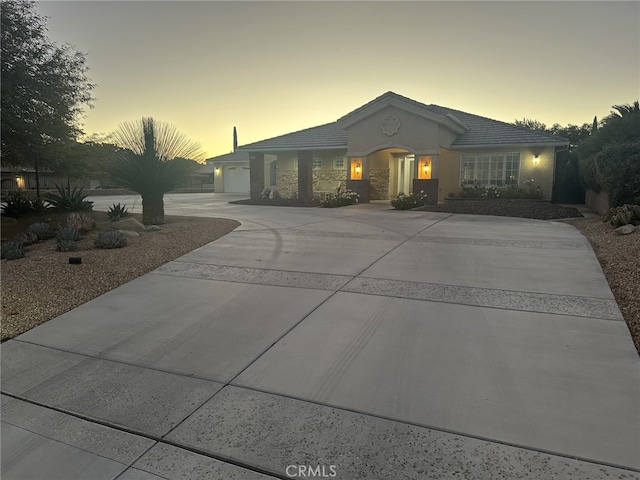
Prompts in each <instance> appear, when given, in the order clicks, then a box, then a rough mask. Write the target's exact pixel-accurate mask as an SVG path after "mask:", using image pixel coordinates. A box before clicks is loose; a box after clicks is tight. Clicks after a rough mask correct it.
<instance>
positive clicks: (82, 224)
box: [65, 212, 96, 233]
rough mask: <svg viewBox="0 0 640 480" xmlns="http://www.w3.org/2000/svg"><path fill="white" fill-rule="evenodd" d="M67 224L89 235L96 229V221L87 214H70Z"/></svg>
mask: <svg viewBox="0 0 640 480" xmlns="http://www.w3.org/2000/svg"><path fill="white" fill-rule="evenodd" d="M65 223H66V224H67V225H68V226H70V227H75V228H76V229H78V230H79V231H80V232H81V233H88V232H90V231H91V230H93V229H94V228H96V221H95V220H94V219H93V217H91V216H90V215H87V214H86V213H78V212H73V213H70V214H69V215H67V218H66V220H65Z"/></svg>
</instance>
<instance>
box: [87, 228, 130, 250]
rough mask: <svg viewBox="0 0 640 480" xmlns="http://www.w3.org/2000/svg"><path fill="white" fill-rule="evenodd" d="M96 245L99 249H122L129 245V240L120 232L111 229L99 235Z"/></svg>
mask: <svg viewBox="0 0 640 480" xmlns="http://www.w3.org/2000/svg"><path fill="white" fill-rule="evenodd" d="M95 244H96V247H98V248H122V247H124V246H125V245H126V244H127V238H126V237H125V236H124V235H123V234H122V232H121V231H120V230H116V229H115V228H109V229H107V230H103V231H102V232H100V233H99V234H98V236H97V238H96V241H95Z"/></svg>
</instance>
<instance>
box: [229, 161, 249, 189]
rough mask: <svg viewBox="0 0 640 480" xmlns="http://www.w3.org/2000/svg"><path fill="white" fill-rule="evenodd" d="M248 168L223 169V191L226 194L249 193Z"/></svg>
mask: <svg viewBox="0 0 640 480" xmlns="http://www.w3.org/2000/svg"><path fill="white" fill-rule="evenodd" d="M249 185H250V184H249V167H239V166H227V167H224V191H225V192H226V193H249V190H250V188H249Z"/></svg>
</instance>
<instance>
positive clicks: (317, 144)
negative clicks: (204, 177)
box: [209, 92, 569, 203]
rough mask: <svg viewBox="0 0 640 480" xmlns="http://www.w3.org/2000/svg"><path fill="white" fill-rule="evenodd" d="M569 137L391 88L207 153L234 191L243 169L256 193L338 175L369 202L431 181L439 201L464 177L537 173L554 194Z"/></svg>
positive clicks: (500, 179) (495, 180)
mask: <svg viewBox="0 0 640 480" xmlns="http://www.w3.org/2000/svg"><path fill="white" fill-rule="evenodd" d="M568 143H569V141H568V140H567V139H565V138H560V137H556V136H553V135H548V134H545V133H541V132H536V131H532V130H528V129H526V128H520V127H517V126H514V125H511V124H508V123H505V122H500V121H497V120H492V119H490V118H486V117H482V116H479V115H473V114H470V113H466V112H462V111H460V110H454V109H451V108H447V107H441V106H439V105H426V104H424V103H420V102H417V101H415V100H412V99H410V98H407V97H404V96H402V95H398V94H396V93H394V92H387V93H385V94H383V95H381V96H379V97H378V98H375V99H374V100H372V101H370V102H369V103H367V104H365V105H363V106H361V107H359V108H357V109H355V110H353V111H352V112H350V113H348V114H346V115H345V116H343V117H341V118H339V119H338V120H337V121H335V122H333V123H328V124H325V125H320V126H317V127H312V128H308V129H305V130H300V131H297V132H293V133H288V134H285V135H280V136H278V137H274V138H270V139H267V140H261V141H259V142H255V143H250V144H247V145H242V146H240V147H238V148H237V149H236V150H235V151H234V152H233V153H231V154H228V155H223V156H221V157H215V158H213V159H209V160H210V161H211V163H214V165H215V166H216V169H215V176H216V182H217V183H216V191H220V190H218V182H222V183H221V185H223V188H224V191H227V190H226V188H227V185H229V186H234V185H236V182H240V181H241V180H239V179H240V177H242V182H244V183H243V185H244V187H243V188H246V183H247V181H249V183H250V193H251V197H252V198H259V197H260V194H261V192H262V191H263V189H264V188H272V189H273V188H275V189H276V190H278V191H279V193H280V194H281V196H283V197H289V196H291V195H294V194H295V195H297V196H299V197H300V198H311V197H312V195H313V192H314V191H317V190H318V187H319V186H323V185H325V186H326V185H327V184H329V185H336V184H340V185H341V186H342V187H343V188H347V189H351V190H354V191H356V192H358V193H359V194H360V196H361V201H365V202H366V201H369V200H389V199H391V198H394V197H395V196H397V195H398V194H399V193H410V192H413V191H419V190H424V191H425V192H426V193H427V195H428V198H429V200H430V203H436V202H437V201H443V200H444V199H445V198H446V197H447V196H449V195H450V194H455V193H457V192H459V191H460V190H461V185H463V184H481V185H486V186H490V185H495V186H507V185H519V186H524V184H525V182H526V181H529V180H531V179H533V181H534V184H535V185H539V186H540V187H541V188H542V189H543V191H544V195H545V198H546V199H550V198H551V191H552V186H553V181H554V171H555V156H556V150H557V148H558V147H562V146H566V145H568ZM223 162H227V163H223ZM239 169H240V170H239ZM227 177H230V179H228V178H227ZM325 188H326V187H325ZM237 191H241V190H237Z"/></svg>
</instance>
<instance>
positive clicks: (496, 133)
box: [427, 105, 569, 147]
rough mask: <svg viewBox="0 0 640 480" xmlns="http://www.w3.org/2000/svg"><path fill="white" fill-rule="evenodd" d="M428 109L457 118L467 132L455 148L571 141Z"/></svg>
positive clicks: (450, 111) (456, 112)
mask: <svg viewBox="0 0 640 480" xmlns="http://www.w3.org/2000/svg"><path fill="white" fill-rule="evenodd" d="M427 108H428V109H429V110H431V111H432V112H435V113H439V114H440V115H447V114H449V115H451V116H453V117H455V118H456V119H457V120H458V121H459V122H460V123H461V124H462V125H464V126H465V128H466V129H467V131H466V132H465V133H463V134H462V135H458V136H457V137H456V139H455V141H454V142H453V143H452V144H451V146H454V147H465V146H476V145H478V146H481V145H544V144H547V145H549V144H551V145H554V144H558V145H564V144H566V143H569V140H567V139H566V138H563V137H558V136H555V135H551V134H548V133H543V132H536V131H534V130H529V129H528V128H523V127H517V126H515V125H511V124H509V123H505V122H500V121H498V120H493V119H491V118H486V117H481V116H479V115H473V114H471V113H466V112H462V111H460V110H454V109H452V108H447V107H441V106H439V105H428V106H427Z"/></svg>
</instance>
